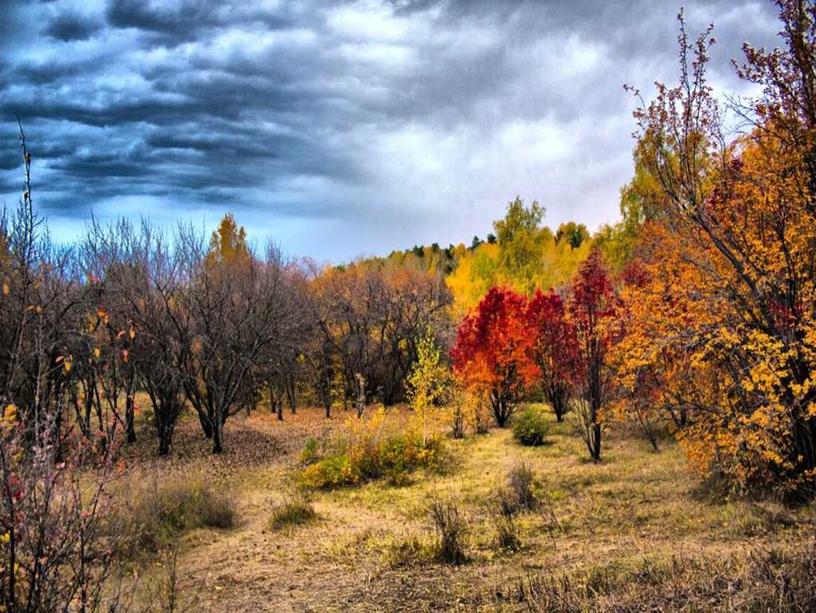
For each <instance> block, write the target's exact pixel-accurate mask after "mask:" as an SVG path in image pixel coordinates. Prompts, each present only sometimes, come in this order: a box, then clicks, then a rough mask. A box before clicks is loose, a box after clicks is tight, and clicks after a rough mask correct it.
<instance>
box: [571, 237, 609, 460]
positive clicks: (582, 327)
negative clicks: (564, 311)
mask: <svg viewBox="0 0 816 613" xmlns="http://www.w3.org/2000/svg"><path fill="white" fill-rule="evenodd" d="M620 310H621V309H620V301H619V300H618V297H617V296H616V294H615V289H614V287H613V286H612V281H611V280H610V279H609V275H608V273H607V271H606V267H605V266H604V264H603V260H602V259H601V254H600V252H599V251H593V252H592V253H591V254H590V256H589V257H588V258H587V260H586V261H585V262H584V263H583V264H582V265H581V268H580V269H579V270H578V275H577V276H576V278H575V280H574V281H573V284H572V293H571V296H570V301H569V307H568V313H569V319H570V321H571V322H572V324H573V325H574V326H575V335H576V338H577V341H578V342H577V344H576V348H577V355H578V361H579V364H580V377H579V385H578V388H579V389H580V392H581V397H582V400H583V402H582V404H581V421H582V425H583V430H582V433H583V434H584V442H585V443H586V444H587V449H588V450H589V454H590V456H591V457H592V459H593V460H596V461H597V460H599V459H600V457H601V422H600V415H599V414H600V411H601V409H602V408H603V406H604V405H605V404H606V402H607V401H608V399H609V396H610V393H611V386H612V379H611V374H610V372H609V369H608V368H607V364H606V355H607V351H608V349H609V346H610V344H611V343H612V342H613V341H614V339H615V338H617V336H618V335H619V333H620V321H621V320H620V317H619V315H620Z"/></svg>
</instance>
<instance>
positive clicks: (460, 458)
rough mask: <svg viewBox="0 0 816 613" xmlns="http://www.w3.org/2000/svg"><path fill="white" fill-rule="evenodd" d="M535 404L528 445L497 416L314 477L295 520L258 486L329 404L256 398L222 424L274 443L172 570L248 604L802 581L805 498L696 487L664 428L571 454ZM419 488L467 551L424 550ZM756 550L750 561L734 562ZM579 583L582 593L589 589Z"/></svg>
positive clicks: (552, 604)
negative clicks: (277, 403)
mask: <svg viewBox="0 0 816 613" xmlns="http://www.w3.org/2000/svg"><path fill="white" fill-rule="evenodd" d="M544 415H545V418H546V419H547V420H548V422H549V423H548V428H549V429H548V436H547V442H548V444H547V445H544V446H539V447H525V446H522V445H520V444H519V443H517V442H516V441H515V440H513V438H512V433H511V432H510V431H508V430H497V429H495V430H492V431H491V432H490V433H489V434H488V435H485V436H473V437H468V438H465V439H463V440H452V439H451V440H448V441H446V443H445V446H446V449H447V451H448V453H449V454H450V455H452V456H453V457H454V458H455V459H456V460H457V463H456V466H455V468H454V469H453V470H449V471H445V472H442V473H439V472H434V471H430V472H426V471H423V472H421V473H419V474H417V475H416V476H415V478H414V479H412V481H411V483H410V484H408V485H406V486H403V487H399V488H395V487H393V486H392V485H390V484H389V483H388V482H387V480H385V479H381V480H373V481H369V482H364V483H361V484H359V485H358V486H357V487H353V488H341V489H335V490H330V491H323V490H320V491H317V492H316V493H315V494H314V500H313V505H314V508H316V509H318V510H319V513H320V518H321V521H319V522H313V523H311V524H310V525H309V529H308V530H299V529H298V530H287V529H278V530H269V529H268V528H269V527H270V521H273V520H271V519H270V508H269V503H268V492H269V490H270V488H271V489H273V490H278V491H282V490H284V489H285V487H286V484H287V482H288V479H290V478H291V476H292V474H293V473H295V472H296V471H298V470H300V469H302V466H303V464H301V451H302V450H303V448H304V446H305V443H306V441H307V440H308V439H309V438H314V439H315V440H316V441H317V442H316V443H312V444H311V446H312V448H315V449H322V448H323V446H324V443H325V441H327V440H329V439H331V438H333V437H335V436H336V435H337V433H338V431H339V430H338V429H339V427H340V424H341V423H342V417H340V418H339V419H338V418H337V417H335V418H333V419H332V420H329V421H327V420H325V419H324V418H323V417H322V416H321V413H320V411H319V410H317V409H315V410H305V409H301V410H299V411H298V414H297V415H296V416H290V415H289V414H287V415H286V421H285V422H283V423H282V424H281V423H277V422H276V421H275V420H274V419H273V417H272V416H269V417H268V418H267V416H266V415H265V414H257V415H255V416H253V417H251V418H249V419H245V418H243V417H240V418H239V417H236V420H238V419H241V420H242V421H240V422H238V423H237V424H236V426H235V428H236V430H238V428H239V427H240V428H241V429H243V430H246V431H247V432H254V433H256V434H254V435H253V436H260V435H261V434H262V435H263V436H264V437H267V438H269V439H270V440H272V441H274V442H275V446H276V448H280V449H283V450H284V451H283V453H281V454H280V455H277V456H274V457H270V458H269V459H267V460H265V461H264V462H262V463H258V464H257V465H253V466H252V467H251V468H242V469H241V470H242V472H241V475H242V477H241V481H240V489H236V490H235V491H236V492H237V493H238V494H237V500H236V505H237V508H240V510H241V517H242V521H241V524H240V525H239V526H238V527H237V528H235V529H232V530H228V531H213V532H212V533H211V534H208V536H207V539H199V540H191V541H189V542H188V543H187V546H186V547H185V548H184V551H183V554H182V560H181V562H180V564H181V568H182V569H183V577H184V581H185V582H186V584H187V585H191V586H203V588H202V599H203V600H202V602H201V606H202V607H203V608H204V609H207V608H209V609H212V610H223V609H224V608H226V607H229V608H230V610H237V611H241V610H247V611H249V610H253V605H254V604H255V603H257V602H258V599H259V598H263V599H265V601H267V602H276V603H278V604H279V605H280V607H281V608H284V609H286V608H289V609H304V608H312V609H317V610H321V609H323V610H325V609H329V610H335V609H364V610H381V609H388V610H397V611H399V610H411V609H417V608H419V609H430V608H437V609H442V610H444V609H447V608H453V607H459V608H460V609H465V610H471V609H478V608H480V607H481V608H484V609H486V610H494V609H496V608H500V609H505V610H548V609H549V610H565V609H570V608H571V607H572V608H573V609H577V610H581V609H584V610H586V609H598V610H637V609H638V607H637V603H638V598H642V599H643V602H644V603H646V605H647V606H648V605H653V606H652V608H653V609H657V610H660V609H661V608H662V609H663V610H667V609H672V608H677V606H681V605H680V604H679V603H680V602H681V599H682V597H684V596H686V597H688V598H689V599H690V600H689V602H690V603H692V606H691V607H690V608H691V609H695V608H696V610H710V609H718V608H719V609H724V608H727V606H728V605H727V603H724V602H723V601H722V600H716V599H715V600H714V601H712V602H713V603H714V604H712V605H711V606H707V605H706V604H705V603H706V602H707V601H706V598H709V597H714V596H711V594H714V593H717V594H719V595H718V596H716V598H722V597H723V596H722V594H725V593H729V592H727V591H726V592H723V593H719V592H717V590H718V589H725V588H727V587H728V586H729V585H730V586H733V591H732V593H733V594H735V595H737V596H735V598H736V600H734V601H732V603H731V604H732V605H733V606H732V609H736V610H742V609H743V608H744V607H741V603H754V604H756V603H760V605H762V603H767V602H770V600H769V599H771V598H773V597H774V595H776V596H779V594H778V593H777V592H775V591H774V590H776V589H777V588H775V587H774V585H777V586H781V585H783V584H784V580H783V579H784V577H785V576H788V577H789V580H788V584H789V585H790V586H791V589H792V590H794V591H795V594H794V596H791V598H794V597H795V598H799V596H797V595H796V594H800V593H801V592H802V589H800V587H797V586H801V585H803V582H804V579H803V578H802V577H804V576H805V575H804V574H803V573H802V572H799V571H798V570H797V569H800V570H801V568H802V565H803V564H804V565H806V564H807V563H808V562H807V560H806V559H804V558H803V557H802V556H804V552H806V551H809V550H810V549H809V547H810V544H811V541H812V538H813V535H814V534H816V522H814V509H813V507H798V508H789V507H783V506H781V505H778V504H774V503H770V502H759V503H758V502H752V501H748V500H741V499H738V498H729V497H727V496H726V495H722V494H718V495H716V496H701V495H700V493H699V488H700V482H699V481H698V480H696V479H694V478H693V477H691V476H689V474H688V473H687V471H686V465H685V459H684V456H683V452H682V449H681V448H680V447H679V446H678V445H676V444H674V443H671V442H670V441H665V442H664V444H663V445H661V449H662V450H661V452H660V453H657V454H655V453H653V452H652V451H650V448H649V445H648V443H646V442H645V441H643V440H641V439H639V438H637V437H636V436H633V435H632V434H631V433H628V432H620V431H616V430H615V429H611V430H610V431H609V432H608V435H607V436H606V437H605V439H604V449H603V461H602V462H601V463H600V464H597V465H596V464H593V463H591V462H586V461H585V459H584V458H585V456H586V451H585V449H584V446H583V443H582V442H581V441H580V440H579V439H578V438H577V437H576V436H575V434H574V432H573V430H572V429H571V427H570V426H569V424H557V423H556V422H555V419H554V416H552V415H551V414H550V413H549V412H547V411H545V412H544ZM407 417H408V416H407V414H406V412H404V411H400V410H390V411H389V413H388V417H387V419H388V420H389V423H391V424H395V425H398V424H399V423H400V422H401V421H402V420H406V419H407ZM442 427H444V426H442ZM204 459H205V460H208V461H209V458H207V457H206V456H205V457H204ZM190 461H191V462H199V461H200V460H199V459H197V458H196V459H192V460H190ZM216 461H217V462H224V463H225V459H223V458H218V459H217V460H216ZM522 465H524V466H525V467H526V468H525V470H524V471H523V472H525V474H527V472H528V471H529V474H530V475H532V482H531V485H530V487H529V488H526V487H522V491H528V490H529V491H532V492H534V496H535V499H536V500H537V501H538V503H537V504H535V505H533V507H534V508H533V510H531V511H529V510H525V511H523V512H520V513H517V514H515V515H514V517H513V519H512V526H511V527H510V530H511V534H510V535H509V536H507V535H506V538H505V539H504V540H503V541H502V537H501V536H500V535H499V530H500V529H501V527H499V526H497V521H496V504H497V503H496V492H497V490H498V489H499V488H502V487H504V488H506V489H509V488H510V485H509V483H508V475H509V474H510V473H511V471H513V469H514V468H515V467H519V466H522ZM224 471H225V474H226V475H227V477H226V478H227V479H229V476H228V475H229V471H228V470H227V468H226V467H225V468H224ZM520 481H521V482H522V483H526V482H528V481H529V480H528V479H527V477H526V476H525V477H524V478H523V479H521V480H520ZM433 499H437V500H441V501H449V500H456V501H457V508H458V512H459V513H461V515H462V516H463V517H465V516H466V517H467V541H466V543H465V546H464V547H463V549H464V551H465V553H466V554H467V563H466V564H459V565H456V564H448V563H445V562H443V561H441V559H439V558H438V557H437V555H436V552H437V551H438V548H437V547H438V543H439V542H440V541H439V536H438V535H437V534H436V533H435V532H434V530H433V529H432V527H431V525H430V523H429V518H428V514H427V511H428V501H429V500H433ZM273 511H274V510H273ZM294 515H298V514H297V513H295V514H294ZM283 525H284V526H286V525H296V524H286V523H284V524H283ZM519 547H520V549H519ZM769 552H773V555H771V553H769ZM754 558H756V559H757V560H759V561H762V560H764V562H762V563H759V562H757V563H756V564H754V563H749V560H751V559H754ZM763 573H765V574H763ZM763 577H765V578H763ZM768 577H770V578H768ZM774 577H775V578H774ZM752 578H753V579H752ZM752 581H753V583H752ZM778 581H782V583H779V582H778ZM775 582H776V583H775ZM212 585H218V586H231V587H228V588H224V589H223V590H217V589H214V588H212V587H208V586H212ZM318 585H319V586H321V587H320V589H317V588H316V587H315V586H318ZM752 585H755V586H756V593H754V594H752V593H751V586H752ZM204 588H206V589H204ZM729 589H730V588H729ZM779 589H782V588H781V587H779ZM785 589H787V588H785ZM544 594H548V595H546V596H545V595H544ZM593 594H594V595H596V597H597V601H596V602H597V604H596V605H591V604H588V603H591V602H592V601H591V600H587V599H591V598H592V597H593ZM785 598H788V596H785ZM548 599H549V600H548ZM695 603H696V607H695V606H694V605H695ZM765 609H767V607H763V606H759V609H758V610H765ZM770 610H778V609H773V608H771V609H770Z"/></svg>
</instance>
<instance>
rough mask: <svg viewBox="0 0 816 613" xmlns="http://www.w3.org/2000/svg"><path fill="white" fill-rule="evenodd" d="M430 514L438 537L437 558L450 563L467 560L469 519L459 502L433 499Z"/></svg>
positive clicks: (460, 562) (459, 562) (429, 509)
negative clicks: (466, 543) (466, 544)
mask: <svg viewBox="0 0 816 613" xmlns="http://www.w3.org/2000/svg"><path fill="white" fill-rule="evenodd" d="M428 515H429V517H430V520H431V526H432V528H433V530H434V532H435V533H436V537H437V542H436V547H435V558H436V559H437V560H438V561H440V562H445V563H448V564H462V563H464V562H466V561H467V555H466V554H465V537H466V535H467V521H466V519H465V517H464V514H463V513H462V512H461V511H460V510H459V506H458V504H457V503H456V502H455V501H453V500H450V501H447V502H445V501H442V500H438V499H436V500H433V501H432V502H431V504H430V505H429V506H428Z"/></svg>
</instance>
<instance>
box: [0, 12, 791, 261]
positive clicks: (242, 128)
mask: <svg viewBox="0 0 816 613" xmlns="http://www.w3.org/2000/svg"><path fill="white" fill-rule="evenodd" d="M679 7H680V3H679V2H674V1H666V0H632V1H615V0H569V1H563V0H539V1H535V2H524V1H518V2H515V1H510V0H502V1H493V0H469V1H460V0H448V1H444V0H443V1H434V0H390V1H388V0H382V1H361V2H339V1H338V2H328V1H326V0H302V1H292V2H284V1H278V0H173V1H171V0H0V204H5V205H6V206H8V207H12V206H15V205H16V203H17V202H18V200H19V194H20V191H21V185H22V175H21V168H20V152H19V148H18V143H17V140H16V136H17V133H16V130H17V128H16V124H15V120H14V116H15V114H16V115H19V117H20V119H21V121H22V122H23V125H24V128H25V130H26V134H27V138H28V143H29V148H30V150H31V153H32V157H33V166H32V172H33V189H32V193H33V197H34V202H35V205H36V207H37V209H38V211H39V212H40V213H41V214H42V215H43V216H44V217H45V218H46V219H47V221H48V226H49V228H50V231H51V233H52V236H53V237H54V238H55V239H57V240H59V241H71V240H74V239H75V238H76V237H78V236H79V235H81V233H82V231H83V229H84V227H85V224H86V223H87V221H88V219H89V218H90V217H91V216H92V215H93V216H95V217H97V218H98V219H100V220H102V221H113V220H115V219H117V218H119V217H121V216H125V217H129V218H131V219H134V220H138V219H140V218H146V219H149V220H150V221H152V222H154V223H156V224H159V225H161V226H164V227H172V226H173V225H174V224H175V223H176V222H177V221H184V222H192V223H194V224H195V225H197V226H198V225H201V226H202V227H206V228H211V227H214V226H215V225H216V224H217V222H218V220H219V219H220V218H221V216H222V215H223V214H224V213H225V212H227V211H232V212H234V214H235V216H236V218H237V220H238V222H239V223H241V224H242V225H244V226H245V227H246V229H247V231H248V234H249V236H250V237H251V238H252V239H253V241H255V242H256V243H260V242H263V241H266V240H267V239H271V240H273V241H274V242H276V243H277V244H278V245H280V246H281V247H282V248H283V250H284V251H285V252H287V253H289V254H292V255H300V256H308V257H312V258H314V259H316V260H318V261H333V262H338V261H344V260H348V259H351V258H354V257H357V256H363V255H373V254H382V255H385V254H387V253H389V252H390V251H391V250H392V249H401V248H408V247H411V246H412V245H414V244H429V243H431V242H439V243H440V244H443V245H447V244H448V243H454V244H455V243H459V242H466V243H469V242H470V240H471V238H472V237H473V236H474V235H480V236H482V237H483V236H484V235H485V234H486V233H487V232H489V231H490V230H491V224H492V221H493V220H495V219H497V218H499V217H501V216H502V215H503V212H504V209H505V207H506V204H507V202H508V201H510V200H512V199H514V198H515V197H516V196H517V195H518V196H520V197H521V198H523V199H524V200H525V201H526V202H531V201H533V200H537V201H538V202H539V203H541V204H542V205H543V206H544V207H545V208H546V211H547V213H546V219H545V221H546V223H547V224H548V225H550V226H553V227H554V226H557V225H558V224H559V223H561V222H564V221H567V220H571V219H573V220H576V221H579V222H582V223H585V224H586V225H587V226H588V227H589V228H590V229H593V230H594V229H596V228H597V227H599V226H600V225H601V224H603V223H612V222H615V221H616V220H617V219H618V218H619V208H618V205H619V190H620V187H621V186H622V185H623V184H625V183H626V182H627V181H628V179H629V178H630V177H631V174H632V149H633V146H634V141H633V139H632V132H633V131H634V128H635V125H634V121H633V119H632V111H633V110H634V108H635V106H636V101H635V100H634V99H633V98H632V96H631V95H629V94H627V93H626V92H625V91H624V90H623V84H625V83H629V84H632V85H635V86H637V87H639V88H640V89H641V90H642V92H643V93H644V94H645V95H646V96H647V97H648V96H649V94H650V92H652V91H653V86H652V84H653V82H654V81H655V80H661V81H667V82H673V80H674V79H675V78H676V73H677V68H676V63H677V62H676V57H677V45H676V35H677V20H676V15H677V11H678V9H679ZM685 13H686V19H687V23H688V29H689V31H690V32H692V33H696V32H698V31H701V30H702V29H704V28H705V27H706V26H707V25H708V24H709V23H713V24H714V25H715V37H716V39H717V44H716V45H715V48H714V50H713V52H712V63H711V80H712V82H713V84H714V85H715V87H716V88H717V89H718V91H722V92H733V93H736V94H738V95H748V94H750V91H749V90H748V89H746V86H745V85H744V84H742V83H740V82H739V81H738V80H737V79H736V77H735V76H734V73H733V69H732V68H731V66H730V60H731V58H735V57H737V58H738V57H740V54H741V46H742V43H743V42H744V41H749V42H750V43H752V44H753V45H754V46H757V47H760V46H768V47H773V46H777V45H778V38H777V36H776V33H777V31H778V30H779V24H778V22H777V21H776V14H775V10H774V6H773V5H772V3H771V2H769V1H767V0H746V1H740V0H719V1H718V0H710V1H706V2H703V1H697V2H692V1H688V2H686V3H685Z"/></svg>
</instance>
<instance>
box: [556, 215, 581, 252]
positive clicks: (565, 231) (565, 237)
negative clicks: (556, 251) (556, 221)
mask: <svg viewBox="0 0 816 613" xmlns="http://www.w3.org/2000/svg"><path fill="white" fill-rule="evenodd" d="M586 240H589V230H587V229H586V226H585V225H584V224H582V223H575V222H574V221H568V222H566V223H562V224H561V225H560V226H558V230H557V231H556V233H555V242H557V243H560V242H561V241H565V242H566V243H567V244H568V245H569V246H570V247H571V248H572V249H578V247H580V246H581V245H582V244H583V242H584V241H586Z"/></svg>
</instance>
